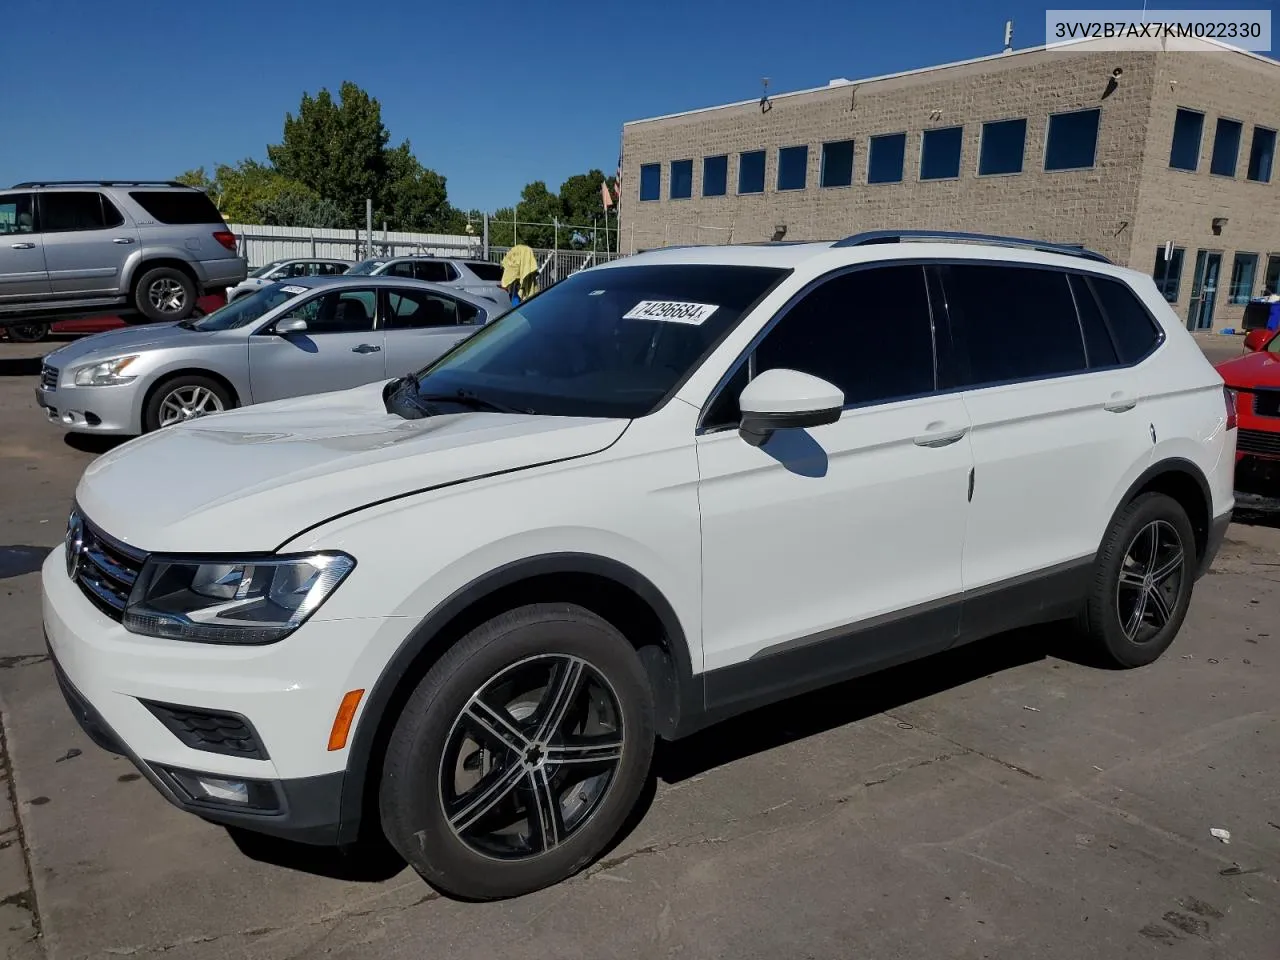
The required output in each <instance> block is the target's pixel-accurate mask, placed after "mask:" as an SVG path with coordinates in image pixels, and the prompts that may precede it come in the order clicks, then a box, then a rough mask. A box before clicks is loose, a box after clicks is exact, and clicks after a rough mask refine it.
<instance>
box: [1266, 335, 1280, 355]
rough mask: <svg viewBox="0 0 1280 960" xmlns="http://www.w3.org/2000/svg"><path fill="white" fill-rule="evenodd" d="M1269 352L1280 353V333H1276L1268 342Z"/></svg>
mask: <svg viewBox="0 0 1280 960" xmlns="http://www.w3.org/2000/svg"><path fill="white" fill-rule="evenodd" d="M1267 353H1280V333H1277V334H1275V336H1273V337H1272V338H1271V339H1270V340H1269V341H1268V342H1267Z"/></svg>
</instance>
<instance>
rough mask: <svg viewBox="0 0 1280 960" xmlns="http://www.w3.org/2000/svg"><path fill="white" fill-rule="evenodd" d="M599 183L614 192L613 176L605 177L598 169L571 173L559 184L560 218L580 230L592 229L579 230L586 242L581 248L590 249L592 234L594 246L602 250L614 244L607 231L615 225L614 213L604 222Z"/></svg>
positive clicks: (610, 234)
mask: <svg viewBox="0 0 1280 960" xmlns="http://www.w3.org/2000/svg"><path fill="white" fill-rule="evenodd" d="M602 183H605V184H608V185H609V189H610V191H612V190H613V177H606V176H605V175H604V174H603V173H601V172H600V171H599V170H588V171H587V172H586V173H577V174H574V175H573V176H572V177H570V178H569V179H568V180H566V181H565V182H564V183H562V184H560V206H561V207H562V209H563V211H564V213H563V215H562V217H561V219H562V220H563V222H565V223H568V224H572V225H573V226H574V227H577V228H579V230H580V231H581V228H584V227H590V228H591V230H587V231H581V232H583V234H584V238H585V241H586V242H585V243H583V244H581V245H582V246H587V247H589V246H591V240H592V238H591V236H590V234H591V232H592V231H594V232H595V233H596V236H595V237H594V239H595V242H596V245H597V246H598V247H599V248H600V249H601V250H603V249H605V247H606V246H611V245H612V242H613V241H612V239H609V238H611V237H612V233H609V234H608V237H607V236H606V229H608V230H609V231H612V230H613V229H615V228H616V223H617V220H616V217H615V216H614V214H613V213H610V214H609V219H608V222H607V223H606V219H605V210H604V202H603V197H602V196H601V194H600V184H602ZM610 196H612V192H611V193H610Z"/></svg>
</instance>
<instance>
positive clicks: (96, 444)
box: [62, 433, 129, 454]
mask: <svg viewBox="0 0 1280 960" xmlns="http://www.w3.org/2000/svg"><path fill="white" fill-rule="evenodd" d="M128 439H129V438H128V437H103V436H99V435H97V434H94V433H68V434H64V435H63V437H62V442H63V443H65V444H66V445H67V446H68V447H70V448H71V449H72V450H79V451H80V452H81V453H93V454H101V453H106V452H107V451H108V450H114V449H115V448H116V447H118V446H120V444H122V443H124V442H125V441H126V440H128Z"/></svg>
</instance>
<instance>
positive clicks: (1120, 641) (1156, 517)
mask: <svg viewBox="0 0 1280 960" xmlns="http://www.w3.org/2000/svg"><path fill="white" fill-rule="evenodd" d="M1196 563H1197V555H1196V539H1195V532H1194V531H1193V530H1192V529H1191V521H1190V520H1189V519H1188V518H1187V513H1186V511H1185V510H1184V509H1183V508H1182V505H1181V504H1179V503H1178V502H1177V501H1176V500H1174V499H1173V498H1172V497H1169V496H1166V495H1165V494H1163V493H1146V494H1143V495H1142V496H1140V497H1138V498H1137V499H1136V500H1134V501H1133V502H1132V503H1130V504H1129V505H1128V506H1127V507H1125V508H1124V509H1123V510H1121V511H1120V513H1119V515H1118V516H1117V517H1116V519H1115V520H1114V521H1113V522H1112V524H1111V528H1110V529H1109V530H1108V531H1107V535H1106V538H1105V540H1104V541H1103V546H1102V549H1101V550H1100V551H1099V553H1098V560H1097V564H1096V567H1095V569H1094V579H1093V585H1092V587H1091V589H1090V592H1089V599H1088V602H1087V604H1086V607H1085V610H1084V612H1083V613H1082V615H1081V626H1082V627H1083V629H1084V632H1085V633H1086V635H1087V636H1088V637H1089V638H1090V639H1091V640H1092V642H1093V644H1094V645H1095V647H1096V648H1098V649H1099V650H1100V651H1101V653H1102V654H1103V655H1104V656H1106V658H1107V659H1108V660H1109V661H1110V662H1111V663H1113V664H1114V665H1115V666H1118V667H1140V666H1144V665H1146V664H1148V663H1151V662H1153V661H1154V660H1156V659H1157V658H1158V657H1159V656H1160V655H1161V654H1162V653H1164V652H1165V650H1167V649H1168V648H1169V645H1170V644H1171V643H1173V638H1174V637H1175V636H1177V633H1178V630H1179V628H1180V627H1181V626H1182V621H1183V619H1184V618H1185V617H1186V615H1187V608H1188V607H1189V606H1190V605H1191V587H1192V584H1193V583H1194V581H1195V571H1196Z"/></svg>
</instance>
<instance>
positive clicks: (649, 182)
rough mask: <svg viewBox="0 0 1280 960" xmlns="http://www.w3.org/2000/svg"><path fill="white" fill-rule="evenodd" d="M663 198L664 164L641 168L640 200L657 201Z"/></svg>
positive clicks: (642, 166)
mask: <svg viewBox="0 0 1280 960" xmlns="http://www.w3.org/2000/svg"><path fill="white" fill-rule="evenodd" d="M661 196H662V164H660V163H646V164H643V165H641V167H640V199H641V200H657V199H658V198H659V197H661Z"/></svg>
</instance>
